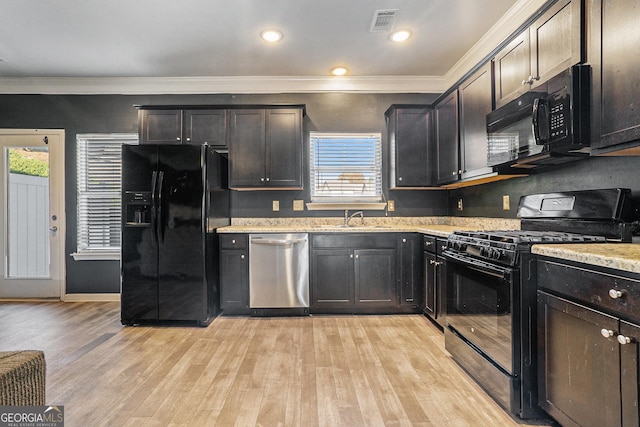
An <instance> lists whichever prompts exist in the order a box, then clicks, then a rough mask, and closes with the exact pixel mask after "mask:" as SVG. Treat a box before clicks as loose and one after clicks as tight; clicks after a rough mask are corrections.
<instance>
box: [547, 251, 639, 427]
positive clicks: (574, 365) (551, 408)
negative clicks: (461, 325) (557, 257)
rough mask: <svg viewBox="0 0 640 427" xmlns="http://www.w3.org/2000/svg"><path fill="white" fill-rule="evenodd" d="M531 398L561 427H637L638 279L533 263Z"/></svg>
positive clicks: (576, 266)
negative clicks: (534, 372) (534, 376)
mask: <svg viewBox="0 0 640 427" xmlns="http://www.w3.org/2000/svg"><path fill="white" fill-rule="evenodd" d="M537 277H538V287H539V288H542V289H541V290H538V309H537V324H538V328H537V333H538V338H537V343H538V346H537V347H538V354H537V355H538V400H539V404H540V406H541V408H542V409H544V410H545V411H546V412H547V413H548V414H549V415H551V416H552V417H553V418H554V419H556V420H557V421H558V422H559V423H560V424H562V425H563V426H565V427H567V426H583V427H588V426H598V427H600V426H607V427H617V426H622V427H631V426H633V427H637V426H638V425H640V410H639V408H638V396H639V389H640V385H639V382H638V379H639V372H640V364H639V357H638V356H639V354H640V344H639V341H640V312H639V311H638V307H640V278H639V277H637V275H635V274H632V273H624V272H619V271H618V270H612V269H605V268H601V267H598V268H595V267H592V266H587V265H584V264H578V263H576V264H573V263H567V264H565V263H564V262H563V263H560V262H556V261H553V260H544V259H543V260H538V263H537Z"/></svg>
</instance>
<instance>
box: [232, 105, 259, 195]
mask: <svg viewBox="0 0 640 427" xmlns="http://www.w3.org/2000/svg"><path fill="white" fill-rule="evenodd" d="M265 182H266V176H265V111H264V110H263V109H247V110H231V111H230V112H229V186H230V187H231V188H241V187H264V185H265Z"/></svg>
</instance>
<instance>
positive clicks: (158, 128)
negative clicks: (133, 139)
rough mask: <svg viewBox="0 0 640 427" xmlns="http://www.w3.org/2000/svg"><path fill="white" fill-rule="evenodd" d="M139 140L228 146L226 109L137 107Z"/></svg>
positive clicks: (219, 146)
mask: <svg viewBox="0 0 640 427" xmlns="http://www.w3.org/2000/svg"><path fill="white" fill-rule="evenodd" d="M138 134H139V138H140V143H141V144H196V145H202V144H208V145H211V146H214V147H217V148H226V147H227V137H226V135H227V111H226V109H194V110H184V109H145V108H141V109H139V110H138Z"/></svg>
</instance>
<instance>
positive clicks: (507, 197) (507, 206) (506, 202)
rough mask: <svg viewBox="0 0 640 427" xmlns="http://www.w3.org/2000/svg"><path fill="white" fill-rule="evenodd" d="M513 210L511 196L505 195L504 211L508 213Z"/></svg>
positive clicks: (503, 200)
mask: <svg viewBox="0 0 640 427" xmlns="http://www.w3.org/2000/svg"><path fill="white" fill-rule="evenodd" d="M510 209H511V204H510V203H509V195H508V194H505V195H504V196H502V210H503V211H508V210H510Z"/></svg>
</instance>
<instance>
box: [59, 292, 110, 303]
mask: <svg viewBox="0 0 640 427" xmlns="http://www.w3.org/2000/svg"><path fill="white" fill-rule="evenodd" d="M63 301H64V302H100V301H120V294H66V295H65V296H64V298H63Z"/></svg>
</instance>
